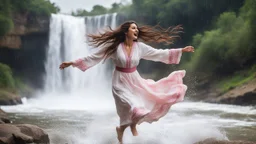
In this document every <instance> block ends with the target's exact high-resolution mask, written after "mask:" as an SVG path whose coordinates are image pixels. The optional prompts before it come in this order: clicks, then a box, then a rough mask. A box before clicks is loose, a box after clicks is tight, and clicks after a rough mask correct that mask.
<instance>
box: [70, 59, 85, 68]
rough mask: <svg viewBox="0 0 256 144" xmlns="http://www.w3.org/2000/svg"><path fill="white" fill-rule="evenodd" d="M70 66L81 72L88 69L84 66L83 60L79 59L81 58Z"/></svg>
mask: <svg viewBox="0 0 256 144" xmlns="http://www.w3.org/2000/svg"><path fill="white" fill-rule="evenodd" d="M72 66H73V67H77V68H79V69H80V70H82V71H85V70H87V69H88V67H87V66H86V64H85V62H84V60H83V59H81V58H80V59H77V60H75V61H74V62H73V65H72Z"/></svg>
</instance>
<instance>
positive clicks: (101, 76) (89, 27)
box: [45, 14, 116, 92]
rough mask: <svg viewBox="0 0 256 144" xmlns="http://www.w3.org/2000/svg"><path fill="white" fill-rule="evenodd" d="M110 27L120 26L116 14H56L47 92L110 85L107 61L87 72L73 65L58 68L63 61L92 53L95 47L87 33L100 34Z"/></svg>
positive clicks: (51, 35)
mask: <svg viewBox="0 0 256 144" xmlns="http://www.w3.org/2000/svg"><path fill="white" fill-rule="evenodd" d="M107 26H111V28H115V27H116V14H111V15H101V16H95V17H85V18H79V17H73V16H67V15H52V18H51V24H50V37H49V47H48V52H47V60H46V63H45V68H46V77H45V80H46V81H45V92H60V91H63V90H65V91H66V90H70V91H78V90H79V91H81V90H83V89H85V88H87V87H95V86H96V85H97V87H104V85H109V83H110V82H111V80H110V79H109V77H107V76H106V75H107V74H109V71H107V70H108V69H107V66H109V65H107V64H104V65H101V64H100V65H97V66H95V67H94V68H92V69H90V70H88V71H87V72H86V73H82V72H81V71H78V70H74V69H70V68H69V69H65V70H64V71H60V70H59V69H58V66H59V65H60V64H61V62H63V61H70V60H75V59H78V58H81V57H84V56H86V55H88V54H89V53H91V52H92V51H93V50H94V49H93V48H91V47H89V46H88V44H87V43H86V42H85V41H86V34H88V33H97V32H98V31H100V29H101V28H103V27H107Z"/></svg>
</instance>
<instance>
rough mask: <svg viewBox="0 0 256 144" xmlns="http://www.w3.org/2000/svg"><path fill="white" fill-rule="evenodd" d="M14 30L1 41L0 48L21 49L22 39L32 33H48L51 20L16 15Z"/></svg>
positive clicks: (14, 17)
mask: <svg viewBox="0 0 256 144" xmlns="http://www.w3.org/2000/svg"><path fill="white" fill-rule="evenodd" d="M13 22H14V28H13V29H12V30H11V31H10V32H9V33H8V34H6V35H5V36H4V37H2V38H1V40H0V47H6V48H14V49H18V48H21V46H22V44H23V41H22V40H21V37H22V36H24V35H28V34H32V33H48V31H49V18H48V17H36V16H33V15H31V14H30V15H29V14H14V16H13Z"/></svg>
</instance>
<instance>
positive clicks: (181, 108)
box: [1, 14, 256, 144]
mask: <svg viewBox="0 0 256 144" xmlns="http://www.w3.org/2000/svg"><path fill="white" fill-rule="evenodd" d="M104 26H111V27H112V28H115V27H116V14H111V15H101V16H95V17H84V18H83V17H73V16H68V15H59V14H58V15H55V14H53V15H52V17H51V24H50V36H49V45H48V51H47V60H46V62H45V68H46V75H45V88H44V90H43V91H42V92H39V93H38V97H36V98H34V99H28V100H27V102H25V103H24V104H23V105H18V106H6V107H1V108H3V109H4V110H5V111H6V112H8V113H9V115H10V117H11V118H12V119H13V120H14V122H15V123H30V124H35V125H38V126H40V127H42V128H44V129H45V130H46V132H47V133H48V134H49V137H50V141H51V144H64V143H68V144H92V143H94V144H106V143H117V139H116V132H115V126H117V125H119V122H118V116H117V114H116V111H115V104H114V99H113V98H112V95H111V73H112V70H111V69H112V68H111V65H110V64H109V63H108V62H106V63H105V64H101V63H100V64H98V65H96V66H95V67H93V68H90V69H88V70H87V71H86V72H82V71H80V70H78V69H75V68H67V69H64V70H59V68H58V67H59V65H60V64H61V62H63V61H70V60H75V59H77V58H81V57H84V56H86V55H88V54H90V53H91V52H93V51H94V50H95V49H93V48H91V47H89V46H88V45H87V43H86V37H85V36H86V34H88V33H97V32H98V31H99V30H100V28H101V27H104ZM186 96H187V97H189V94H187V95H186ZM255 114H256V110H255V108H253V107H249V106H248V107H241V106H230V105H219V104H208V103H201V102H182V103H179V104H175V105H173V106H172V108H171V110H170V112H169V113H168V114H167V115H166V116H165V117H163V118H162V119H160V120H159V121H158V122H156V123H153V124H147V123H143V124H141V125H140V126H139V127H138V132H139V136H137V137H133V136H132V135H131V133H130V130H126V131H125V133H124V141H125V143H140V144H193V143H195V142H197V141H200V140H204V139H206V138H209V137H213V138H217V139H227V137H226V133H227V135H228V136H229V138H230V139H242V140H252V141H256V138H255V135H254V134H255V131H256V123H255V121H256V117H255ZM222 131H223V132H222ZM240 133H241V135H240Z"/></svg>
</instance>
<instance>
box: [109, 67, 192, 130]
mask: <svg viewBox="0 0 256 144" xmlns="http://www.w3.org/2000/svg"><path fill="white" fill-rule="evenodd" d="M185 73H186V71H185V70H180V71H174V72H172V73H171V74H170V75H169V76H167V77H164V78H162V79H160V80H158V81H154V80H151V79H143V78H142V77H141V76H140V75H139V73H138V72H137V71H135V72H132V73H123V72H120V71H116V70H115V71H114V73H113V81H112V92H113V96H114V99H115V104H116V110H117V114H118V115H119V117H120V125H127V124H128V125H129V124H132V123H138V124H140V123H142V122H148V123H152V122H154V121H158V120H159V119H160V118H161V117H163V116H165V115H166V113H167V112H168V111H169V109H170V107H171V106H172V105H173V104H175V103H177V102H180V101H182V100H183V99H184V95H185V93H186V90H187V86H186V85H184V84H183V77H184V76H185Z"/></svg>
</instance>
